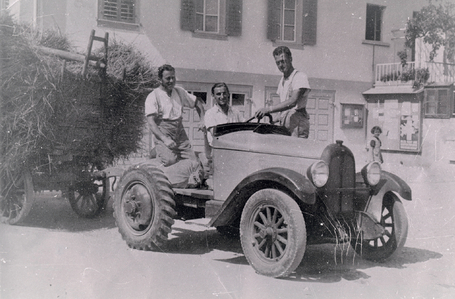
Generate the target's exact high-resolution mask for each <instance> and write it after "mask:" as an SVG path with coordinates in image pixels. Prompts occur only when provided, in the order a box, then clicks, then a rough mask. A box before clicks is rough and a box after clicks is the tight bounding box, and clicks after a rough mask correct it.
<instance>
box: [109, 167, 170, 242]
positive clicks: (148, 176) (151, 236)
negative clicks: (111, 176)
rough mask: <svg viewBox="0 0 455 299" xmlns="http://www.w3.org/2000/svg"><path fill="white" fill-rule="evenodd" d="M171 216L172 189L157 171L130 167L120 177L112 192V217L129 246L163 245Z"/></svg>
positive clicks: (148, 168) (149, 168)
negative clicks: (113, 192)
mask: <svg viewBox="0 0 455 299" xmlns="http://www.w3.org/2000/svg"><path fill="white" fill-rule="evenodd" d="M175 215H176V212H175V202H174V192H173V190H172V189H171V184H170V182H169V180H168V179H167V177H166V176H165V175H164V173H163V172H162V171H161V170H159V169H157V168H156V167H154V166H151V165H139V166H133V167H132V168H130V169H129V170H128V171H127V172H126V173H125V174H124V175H123V176H122V177H121V179H120V181H119V185H118V187H117V188H116V191H115V194H114V218H115V220H116V223H117V226H118V230H119V232H120V234H121V235H122V237H123V239H124V240H125V241H126V243H127V244H128V246H129V247H131V248H134V249H139V250H153V249H156V248H159V247H161V246H163V245H164V244H165V242H166V241H167V236H168V233H170V232H171V227H172V225H173V224H174V217H175Z"/></svg>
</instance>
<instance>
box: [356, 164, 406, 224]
mask: <svg viewBox="0 0 455 299" xmlns="http://www.w3.org/2000/svg"><path fill="white" fill-rule="evenodd" d="M381 181H382V182H384V181H385V182H384V183H383V184H381V183H380V184H379V185H378V186H379V188H377V189H373V194H372V195H371V197H370V199H369V202H368V205H367V207H366V209H365V212H367V213H369V214H370V215H371V216H373V219H375V220H376V221H377V222H379V221H380V219H381V213H382V202H383V199H384V195H385V194H386V193H387V192H392V193H394V194H395V195H398V197H399V198H401V199H405V200H412V191H411V188H410V187H409V185H408V184H407V183H406V182H405V181H403V180H402V179H401V178H400V177H398V176H396V175H394V174H393V173H390V172H387V171H383V172H382V177H381Z"/></svg>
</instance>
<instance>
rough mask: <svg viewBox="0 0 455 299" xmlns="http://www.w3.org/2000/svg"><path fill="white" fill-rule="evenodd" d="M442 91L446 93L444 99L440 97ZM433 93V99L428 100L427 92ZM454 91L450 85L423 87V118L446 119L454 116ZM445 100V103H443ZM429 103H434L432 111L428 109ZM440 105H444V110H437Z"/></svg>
mask: <svg viewBox="0 0 455 299" xmlns="http://www.w3.org/2000/svg"><path fill="white" fill-rule="evenodd" d="M442 91H444V92H445V93H446V97H445V98H444V99H442V98H441V94H442ZM430 93H435V100H434V101H433V100H432V101H429V100H428V98H429V96H430V95H429V94H430ZM453 97H454V92H453V85H452V86H439V87H436V88H425V93H424V101H423V113H424V116H425V118H443V119H448V118H451V117H454V99H453ZM444 102H445V103H444ZM431 104H434V106H433V107H434V109H435V111H434V112H431V111H429V107H430V105H431ZM441 107H445V110H446V111H439V109H441Z"/></svg>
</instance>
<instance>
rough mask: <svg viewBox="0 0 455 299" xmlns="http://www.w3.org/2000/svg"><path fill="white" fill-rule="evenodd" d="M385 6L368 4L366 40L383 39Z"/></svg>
mask: <svg viewBox="0 0 455 299" xmlns="http://www.w3.org/2000/svg"><path fill="white" fill-rule="evenodd" d="M384 9H385V7H384V6H379V5H373V4H367V16H366V28H365V40H367V41H377V42H380V41H381V29H382V16H383V12H384Z"/></svg>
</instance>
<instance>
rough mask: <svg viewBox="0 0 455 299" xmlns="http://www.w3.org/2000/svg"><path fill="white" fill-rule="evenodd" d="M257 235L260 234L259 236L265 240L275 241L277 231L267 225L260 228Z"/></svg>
mask: <svg viewBox="0 0 455 299" xmlns="http://www.w3.org/2000/svg"><path fill="white" fill-rule="evenodd" d="M259 235H260V236H261V238H263V239H267V242H269V243H273V242H275V241H276V237H277V232H276V229H275V228H273V227H271V226H267V227H265V228H264V229H261V231H260V232H259Z"/></svg>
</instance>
